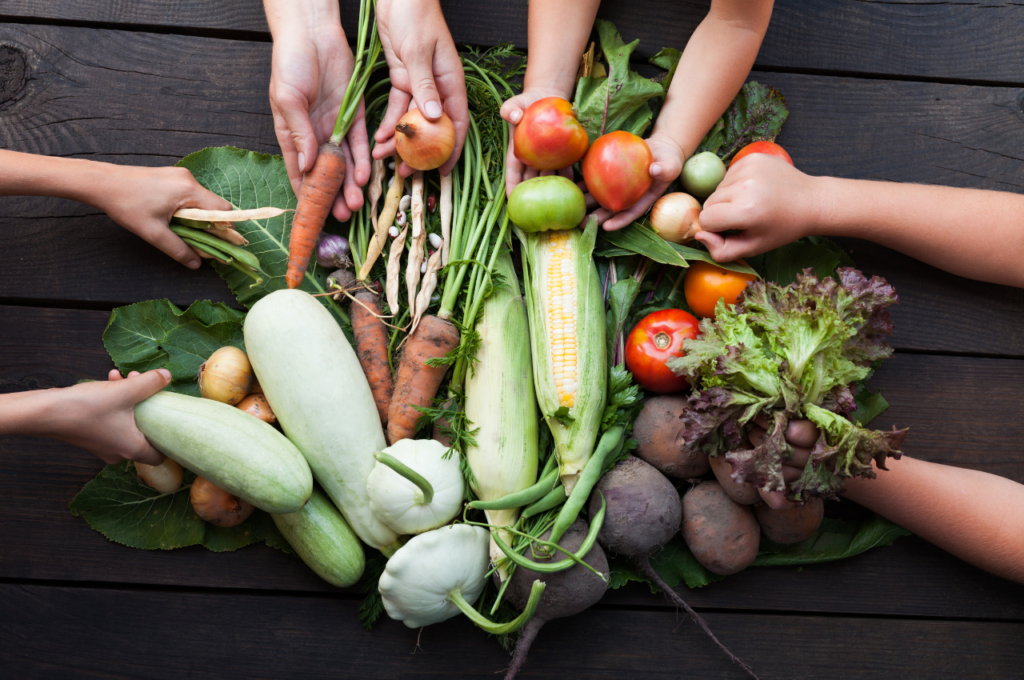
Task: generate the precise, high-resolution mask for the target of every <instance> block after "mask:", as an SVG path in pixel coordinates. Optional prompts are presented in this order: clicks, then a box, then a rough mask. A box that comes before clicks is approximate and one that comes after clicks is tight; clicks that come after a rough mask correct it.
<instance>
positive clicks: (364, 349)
mask: <svg viewBox="0 0 1024 680" xmlns="http://www.w3.org/2000/svg"><path fill="white" fill-rule="evenodd" d="M355 298H356V299H355V301H354V302H353V303H352V334H353V335H354V336H355V339H356V356H358V357H359V365H360V366H362V367H363V373H364V374H366V379H367V381H369V383H370V391H371V392H372V393H373V400H374V401H375V402H376V403H377V413H378V414H379V415H380V424H381V425H384V426H387V424H388V409H389V407H390V406H391V393H392V392H394V390H395V385H394V383H393V382H392V380H391V365H390V364H389V363H388V329H387V327H386V326H385V325H384V322H383V321H381V320H380V305H379V304H377V296H376V295H374V294H372V293H370V292H368V291H365V290H363V291H360V292H359V293H356V295H355ZM360 303H361V304H360ZM364 305H365V306H364Z"/></svg>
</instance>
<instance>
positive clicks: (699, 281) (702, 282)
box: [683, 260, 757, 319]
mask: <svg viewBox="0 0 1024 680" xmlns="http://www.w3.org/2000/svg"><path fill="white" fill-rule="evenodd" d="M740 262H741V263H743V264H746V262H743V260H740ZM756 278H757V277H756V276H754V275H753V274H741V273H739V272H731V271H729V270H728V269H722V268H721V267H716V266H715V265H713V264H710V263H708V262H694V263H693V264H691V265H690V268H689V270H688V271H687V272H686V279H685V280H684V281H683V292H684V293H685V294H686V304H687V305H688V306H689V307H690V309H691V310H693V313H694V314H697V315H698V316H704V317H709V318H712V319H713V318H715V305H717V304H718V301H719V300H722V299H724V300H725V304H727V305H734V304H736V300H738V299H739V297H740V293H742V292H743V289H744V288H746V287H747V284H748V283H750V282H751V281H753V280H755V279H756Z"/></svg>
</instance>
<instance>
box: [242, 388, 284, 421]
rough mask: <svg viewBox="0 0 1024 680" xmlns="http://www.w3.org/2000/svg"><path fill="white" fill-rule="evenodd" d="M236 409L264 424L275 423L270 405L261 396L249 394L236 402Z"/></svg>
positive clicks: (275, 418)
mask: <svg viewBox="0 0 1024 680" xmlns="http://www.w3.org/2000/svg"><path fill="white" fill-rule="evenodd" d="M237 408H240V409H242V410H243V411H245V412H246V413H248V414H249V415H251V416H256V417H257V418H259V419H260V420H262V421H263V422H265V423H273V422H276V421H277V416H275V415H274V411H273V410H271V408H270V403H269V402H268V401H267V398H266V397H265V396H263V395H262V394H250V395H249V396H248V397H246V398H245V399H243V400H242V401H240V402H238V406H237Z"/></svg>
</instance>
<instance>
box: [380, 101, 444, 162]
mask: <svg viewBox="0 0 1024 680" xmlns="http://www.w3.org/2000/svg"><path fill="white" fill-rule="evenodd" d="M395 149H396V150H397V151H398V155H399V156H401V158H402V160H403V161H405V164H406V165H408V166H409V167H410V168H412V169H413V170H434V169H436V168H439V167H441V166H442V165H444V164H445V161H447V160H448V159H449V158H451V157H452V152H453V151H455V124H454V123H452V119H451V118H449V117H448V114H447V113H443V112H442V113H441V118H439V119H438V120H437V121H429V120H427V119H426V118H425V117H424V116H423V114H422V113H420V111H419V109H413V110H412V111H410V112H409V113H407V114H405V115H404V116H402V119H401V120H399V121H398V125H396V126H395Z"/></svg>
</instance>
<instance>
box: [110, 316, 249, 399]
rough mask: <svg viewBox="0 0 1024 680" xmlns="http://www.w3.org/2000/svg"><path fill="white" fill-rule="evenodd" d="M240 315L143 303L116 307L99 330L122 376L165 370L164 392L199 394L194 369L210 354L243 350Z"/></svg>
mask: <svg viewBox="0 0 1024 680" xmlns="http://www.w3.org/2000/svg"><path fill="white" fill-rule="evenodd" d="M244 318H245V315H244V314H243V313H242V312H239V311H238V310H235V309H231V308H230V307H228V306H227V305H224V304H221V303H216V304H214V303H212V302H210V301H209V300H202V301H200V302H194V303H192V304H191V305H190V306H189V308H188V309H186V310H185V311H181V309H179V308H178V307H176V306H175V305H173V304H172V303H171V302H170V301H169V300H148V301H146V302H137V303H135V304H133V305H128V306H127V307H117V308H116V309H114V311H113V312H111V313H110V321H108V322H107V327H106V329H105V330H104V331H103V346H104V347H105V348H106V349H107V352H108V353H109V354H110V358H111V359H113V360H114V365H115V366H117V368H118V370H119V371H121V372H122V373H124V374H127V373H128V372H129V371H139V372H144V371H149V370H152V369H154V368H167V369H168V370H170V372H171V378H172V381H173V382H172V383H171V385H170V387H169V388H168V389H170V390H172V391H174V392H182V393H184V394H189V395H192V396H199V386H198V384H197V383H196V377H197V376H198V375H199V365H200V364H201V363H203V362H204V361H206V359H207V357H209V356H210V355H211V354H213V352H214V351H215V350H217V349H218V348H220V347H223V346H224V345H232V346H233V347H238V348H239V349H242V350H244V349H245V345H244V342H243V339H242V319H244Z"/></svg>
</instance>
